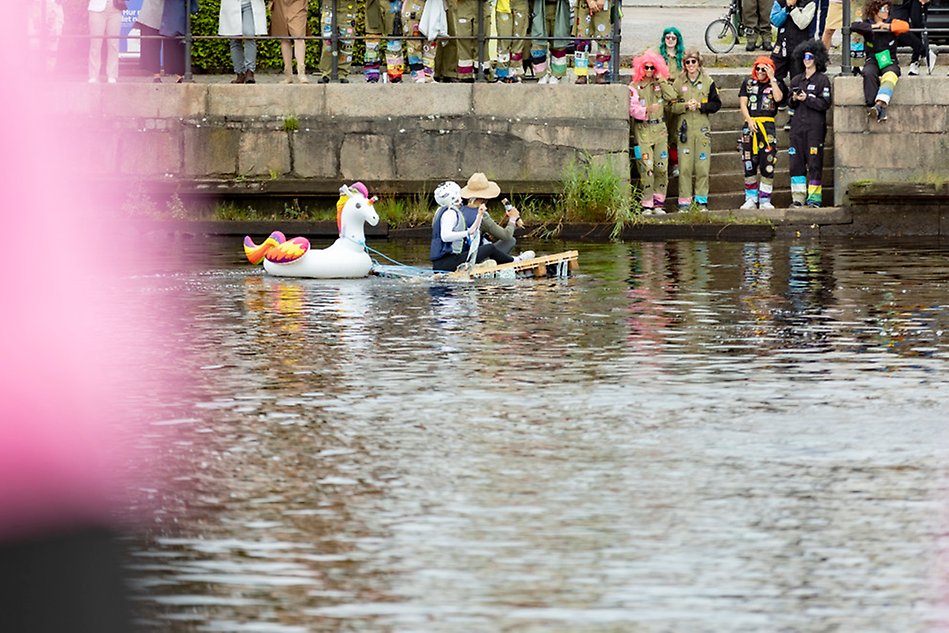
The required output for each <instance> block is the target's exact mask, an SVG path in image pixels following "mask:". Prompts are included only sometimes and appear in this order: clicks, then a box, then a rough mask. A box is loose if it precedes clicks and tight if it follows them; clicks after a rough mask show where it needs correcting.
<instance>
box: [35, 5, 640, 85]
mask: <svg viewBox="0 0 949 633" xmlns="http://www.w3.org/2000/svg"><path fill="white" fill-rule="evenodd" d="M188 1H189V0H184V2H185V4H186V6H187V4H188ZM616 1H617V2H618V1H619V0H616ZM611 10H612V9H611ZM337 13H338V12H337V11H333V12H332V18H331V34H330V37H329V38H327V37H325V36H324V35H322V34H320V35H305V36H297V37H292V36H274V35H235V36H231V35H195V34H194V33H193V32H192V19H191V13H190V12H189V11H187V10H186V11H185V33H184V35H179V36H165V35H142V34H136V35H132V34H130V33H129V34H125V35H101V36H99V35H96V36H93V35H89V34H85V35H81V34H72V35H61V36H60V37H61V38H64V39H75V38H80V39H90V40H91V39H100V40H112V39H119V40H139V41H142V40H169V39H172V40H178V41H181V42H183V44H184V73H183V81H184V82H192V81H194V73H193V67H192V50H193V48H194V44H195V42H198V41H216V40H223V41H230V40H254V41H268V40H276V41H281V40H282V41H294V40H303V41H307V42H309V41H319V42H321V43H323V46H325V45H326V42H329V45H330V50H331V58H332V68H331V74H330V79H331V80H333V81H337V80H338V79H339V44H340V40H343V39H345V40H347V41H367V40H371V41H382V40H386V41H390V40H400V41H408V40H415V41H429V40H428V39H427V38H426V37H424V36H416V35H385V34H379V33H368V34H365V35H346V36H345V37H341V35H340V33H339V28H338V26H339V25H338V22H337ZM617 13H618V12H617ZM44 14H45V4H44ZM44 20H45V16H44ZM612 22H613V23H612V30H611V32H610V35H608V36H590V37H578V36H575V35H559V36H558V35H549V36H546V37H534V36H531V35H530V34H529V33H528V34H525V35H523V36H499V35H487V34H486V28H485V27H486V24H485V14H484V12H483V11H478V33H477V35H474V36H458V35H453V36H441V37H438V38H437V39H436V40H432V42H446V41H464V40H474V41H476V42H477V50H478V58H477V60H476V68H478V69H479V70H481V71H483V70H484V69H485V67H486V66H487V65H489V64H490V63H491V61H492V60H490V59H488V57H487V55H486V51H487V46H488V44H489V43H490V42H492V41H494V42H502V41H519V42H535V41H546V42H547V47H548V56H549V52H550V51H551V50H553V46H552V44H553V42H554V41H563V40H570V41H572V42H577V43H578V42H590V47H589V48H590V50H591V53H592V52H593V50H594V49H595V46H596V43H598V42H609V49H610V67H609V81H610V83H614V82H615V81H616V80H617V79H618V77H619V70H620V41H621V39H622V36H621V22H622V20H621V18H620V15H618V14H617V15H616V17H615V19H614V20H613V21H612ZM568 48H569V47H568ZM548 63H549V62H548ZM590 68H591V69H592V66H591V67H590ZM474 80H475V81H477V82H484V81H487V79H486V78H485V76H484V72H476V73H475V77H474Z"/></svg>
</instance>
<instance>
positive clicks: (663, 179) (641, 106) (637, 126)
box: [629, 50, 676, 215]
mask: <svg viewBox="0 0 949 633" xmlns="http://www.w3.org/2000/svg"><path fill="white" fill-rule="evenodd" d="M675 97H676V94H675V92H674V91H673V90H672V84H670V83H669V68H668V67H667V66H666V63H665V62H664V61H662V57H661V56H660V55H659V54H658V53H656V52H655V51H652V50H647V51H646V52H645V53H643V54H642V55H640V56H639V57H636V58H635V59H633V78H632V81H630V82H629V115H630V116H631V117H632V118H633V119H634V121H633V136H634V138H635V139H636V147H635V149H634V150H633V153H634V156H635V157H636V164H637V167H638V168H639V182H640V184H641V185H642V189H643V193H642V202H641V204H642V209H643V213H644V214H645V215H651V214H653V213H655V214H664V213H665V210H664V209H663V206H664V205H665V203H666V188H667V187H668V184H669V173H668V165H669V137H668V132H667V131H666V119H665V109H666V104H667V103H671V102H672V101H673V100H674V99H675Z"/></svg>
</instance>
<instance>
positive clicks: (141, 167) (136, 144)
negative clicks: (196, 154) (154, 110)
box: [117, 128, 182, 177]
mask: <svg viewBox="0 0 949 633" xmlns="http://www.w3.org/2000/svg"><path fill="white" fill-rule="evenodd" d="M181 132H182V131H181V128H172V129H168V130H164V131H137V130H136V131H129V132H123V133H122V134H121V136H120V139H119V153H118V158H117V160H118V168H119V171H120V172H122V173H124V174H135V175H138V176H151V177H159V176H165V175H178V174H180V173H181V162H182V161H181V154H182V152H181V146H182V141H181V136H182V134H181Z"/></svg>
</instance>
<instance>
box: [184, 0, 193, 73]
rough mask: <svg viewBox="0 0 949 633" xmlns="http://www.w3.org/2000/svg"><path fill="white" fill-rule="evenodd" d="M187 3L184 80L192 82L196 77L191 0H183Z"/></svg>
mask: <svg viewBox="0 0 949 633" xmlns="http://www.w3.org/2000/svg"><path fill="white" fill-rule="evenodd" d="M181 1H182V2H184V3H185V76H184V81H185V82H187V83H191V82H192V81H194V77H193V75H192V74H191V45H192V43H193V42H194V40H193V39H192V37H191V0H181Z"/></svg>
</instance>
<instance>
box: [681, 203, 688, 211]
mask: <svg viewBox="0 0 949 633" xmlns="http://www.w3.org/2000/svg"><path fill="white" fill-rule="evenodd" d="M688 210H689V205H687V204H680V205H679V213H687V212H688Z"/></svg>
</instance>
